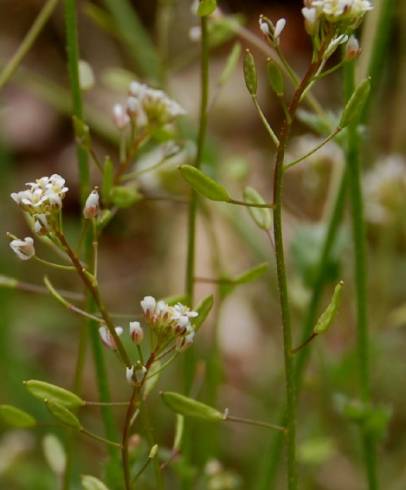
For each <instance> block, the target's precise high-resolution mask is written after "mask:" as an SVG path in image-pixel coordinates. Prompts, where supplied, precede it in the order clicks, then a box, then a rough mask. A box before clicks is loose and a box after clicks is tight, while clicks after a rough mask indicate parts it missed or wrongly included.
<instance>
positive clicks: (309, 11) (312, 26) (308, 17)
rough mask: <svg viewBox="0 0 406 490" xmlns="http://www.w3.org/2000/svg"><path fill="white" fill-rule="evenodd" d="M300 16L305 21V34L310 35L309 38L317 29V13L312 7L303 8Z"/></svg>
mask: <svg viewBox="0 0 406 490" xmlns="http://www.w3.org/2000/svg"><path fill="white" fill-rule="evenodd" d="M302 14H303V17H304V19H305V29H306V32H307V33H308V34H310V36H312V35H313V34H314V33H315V31H316V27H317V11H316V9H315V8H313V7H312V8H308V7H303V8H302Z"/></svg>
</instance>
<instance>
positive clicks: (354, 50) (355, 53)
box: [344, 36, 361, 61]
mask: <svg viewBox="0 0 406 490" xmlns="http://www.w3.org/2000/svg"><path fill="white" fill-rule="evenodd" d="M360 54H361V48H360V47H359V42H358V39H357V38H356V37H355V36H351V37H350V39H349V40H348V43H347V46H346V47H345V54H344V59H345V61H352V60H355V59H357V58H358V57H359V55H360Z"/></svg>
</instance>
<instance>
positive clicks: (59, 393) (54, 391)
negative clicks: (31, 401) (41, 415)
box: [23, 379, 85, 408]
mask: <svg viewBox="0 0 406 490" xmlns="http://www.w3.org/2000/svg"><path fill="white" fill-rule="evenodd" d="M23 383H24V384H25V386H26V388H27V390H28V391H29V392H30V393H31V394H32V395H34V396H35V397H36V398H39V399H40V400H43V401H45V400H48V401H49V402H56V403H59V404H61V405H65V406H66V407H72V408H76V407H83V406H84V405H85V402H84V400H82V399H81V398H79V397H78V395H76V394H75V393H72V392H71V391H68V390H65V388H61V387H60V386H56V385H52V384H50V383H46V382H45V381H38V380H36V379H30V380H29V381H24V382H23Z"/></svg>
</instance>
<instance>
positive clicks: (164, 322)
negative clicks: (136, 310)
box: [141, 296, 198, 351]
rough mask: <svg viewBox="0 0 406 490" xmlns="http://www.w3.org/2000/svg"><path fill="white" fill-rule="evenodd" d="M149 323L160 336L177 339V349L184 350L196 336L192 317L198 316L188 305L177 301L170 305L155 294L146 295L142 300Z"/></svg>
mask: <svg viewBox="0 0 406 490" xmlns="http://www.w3.org/2000/svg"><path fill="white" fill-rule="evenodd" d="M141 307H142V310H143V312H144V316H145V320H146V322H147V324H148V325H149V326H150V327H151V328H152V329H153V331H154V332H155V333H156V335H157V336H159V337H167V338H170V337H173V338H174V339H176V349H177V350H178V351H184V350H186V349H187V348H188V347H190V346H191V345H192V343H193V340H194V337H195V330H194V328H193V325H192V319H193V318H196V317H197V316H198V313H197V311H193V310H191V309H190V308H188V307H187V306H185V305H183V304H181V303H177V304H176V305H174V306H169V305H168V304H167V303H165V301H163V300H160V301H156V299H155V298H154V297H153V296H145V298H144V299H143V300H142V301H141Z"/></svg>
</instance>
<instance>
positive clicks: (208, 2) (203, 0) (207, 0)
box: [197, 0, 217, 17]
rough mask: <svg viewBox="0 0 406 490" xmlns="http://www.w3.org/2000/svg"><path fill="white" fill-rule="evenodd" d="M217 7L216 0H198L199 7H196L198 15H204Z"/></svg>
mask: <svg viewBox="0 0 406 490" xmlns="http://www.w3.org/2000/svg"><path fill="white" fill-rule="evenodd" d="M216 8H217V2H216V0H200V2H199V7H198V8H197V15H199V16H200V17H206V16H207V15H210V14H212V13H213V12H214V11H215V10H216Z"/></svg>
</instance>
